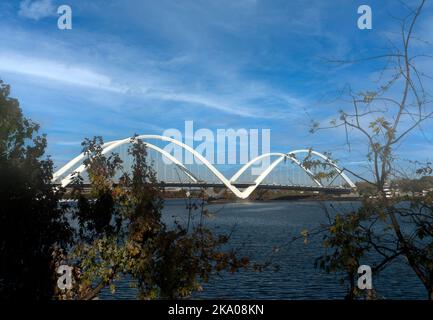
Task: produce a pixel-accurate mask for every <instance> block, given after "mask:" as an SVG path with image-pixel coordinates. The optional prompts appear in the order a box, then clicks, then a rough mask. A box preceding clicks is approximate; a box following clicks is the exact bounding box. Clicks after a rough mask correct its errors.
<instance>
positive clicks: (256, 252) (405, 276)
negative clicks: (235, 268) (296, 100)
mask: <svg viewBox="0 0 433 320" xmlns="http://www.w3.org/2000/svg"><path fill="white" fill-rule="evenodd" d="M331 204H332V205H334V206H335V207H336V208H337V209H342V210H343V209H348V208H351V207H356V203H351V202H335V203H327V205H328V206H329V205H331ZM208 208H209V210H210V211H211V212H215V214H214V215H213V217H212V218H209V219H206V224H207V226H208V227H209V228H211V229H213V230H215V232H218V233H225V234H227V233H230V232H231V231H232V230H233V233H232V236H231V238H230V244H229V245H230V246H232V247H234V248H240V252H241V254H242V255H247V256H249V257H250V259H251V260H252V261H257V262H263V261H264V260H265V259H266V258H267V257H269V255H270V254H272V253H273V252H274V248H275V247H281V249H280V250H279V251H278V252H274V253H273V254H272V257H273V262H274V263H275V264H277V265H278V266H279V268H278V269H275V268H268V269H266V270H265V271H263V272H256V271H253V270H241V271H239V272H237V273H234V274H231V273H224V274H222V275H220V276H215V277H213V278H211V280H210V281H209V283H204V284H203V291H201V292H196V293H194V295H193V297H192V298H195V299H343V298H344V295H345V292H346V291H345V284H342V283H340V281H339V279H340V278H341V277H339V276H338V275H336V274H327V273H326V272H324V271H322V270H320V269H316V268H315V267H314V261H315V259H316V258H317V257H319V256H320V255H321V254H323V252H324V251H323V250H324V249H323V247H322V246H321V239H320V238H314V237H313V238H310V241H309V242H308V243H307V244H305V243H304V241H303V240H299V241H297V242H294V243H291V241H290V239H291V238H292V237H293V236H299V235H300V233H301V231H302V230H303V229H310V230H311V229H313V228H314V227H317V226H319V225H320V223H321V222H325V221H326V216H325V213H324V211H323V209H322V208H321V206H320V203H319V202H315V201H270V202H234V203H224V204H212V205H209V206H208ZM163 217H164V220H165V221H167V223H171V221H173V219H174V217H176V219H178V220H180V221H183V222H185V223H186V220H187V213H186V210H185V202H184V201H183V200H167V201H166V202H165V208H164V211H163ZM372 262H373V261H369V260H368V259H365V261H362V263H363V264H367V265H368V264H372ZM116 286H117V289H116V293H115V294H114V295H112V294H111V293H110V292H109V291H108V290H104V291H103V292H102V293H101V295H100V297H99V298H100V299H134V298H135V297H136V289H134V288H131V286H130V281H129V280H128V279H123V280H121V281H118V282H117V283H116ZM373 286H374V287H375V289H376V290H377V292H378V294H379V296H380V297H383V298H387V299H425V296H426V293H425V290H424V288H423V286H422V284H421V282H420V281H419V280H418V278H417V277H416V276H415V275H414V273H413V272H412V271H411V270H410V268H409V267H408V266H407V265H406V264H405V263H404V262H403V261H402V260H398V261H396V262H395V263H393V264H392V265H391V266H390V267H389V268H387V269H386V270H385V271H384V272H382V273H380V274H373Z"/></svg>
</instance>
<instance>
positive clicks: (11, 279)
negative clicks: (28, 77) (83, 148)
mask: <svg viewBox="0 0 433 320" xmlns="http://www.w3.org/2000/svg"><path fill="white" fill-rule="evenodd" d="M9 94H10V87H9V86H8V85H6V84H5V83H4V82H3V81H1V80H0V203H1V206H0V297H1V298H2V299H25V298H28V299H32V300H34V299H38V300H39V299H48V298H50V297H52V295H53V292H54V284H55V270H54V268H53V265H52V261H53V260H52V252H53V250H54V248H55V247H56V246H66V245H67V244H68V243H69V241H70V240H71V238H70V236H71V232H70V229H69V226H68V224H67V222H66V219H65V210H64V208H62V207H60V206H59V199H60V198H61V196H62V192H61V190H57V189H56V188H54V187H53V186H52V185H51V183H50V182H51V178H52V172H53V165H52V162H51V160H50V159H43V158H42V157H43V155H44V152H45V147H46V144H47V143H46V139H45V136H38V135H37V132H38V130H39V126H38V125H37V124H35V123H33V122H32V121H30V120H28V119H26V118H25V117H23V114H22V112H21V109H20V105H19V103H18V101H17V100H16V99H13V98H11V97H10V96H9Z"/></svg>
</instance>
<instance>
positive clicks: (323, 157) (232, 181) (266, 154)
mask: <svg viewBox="0 0 433 320" xmlns="http://www.w3.org/2000/svg"><path fill="white" fill-rule="evenodd" d="M298 153H311V154H314V155H316V156H318V157H320V158H322V159H323V160H325V161H326V162H327V163H328V164H329V165H331V166H333V167H334V168H335V169H336V170H337V172H338V174H339V175H340V176H341V177H342V178H343V179H344V180H345V181H346V182H347V183H348V184H349V186H350V187H351V188H356V185H355V184H354V183H353V182H352V180H350V178H349V177H348V176H347V175H346V174H345V173H344V172H343V170H342V169H340V168H339V167H338V166H337V165H336V164H335V162H333V161H332V160H331V159H329V158H328V157H327V156H325V155H324V154H322V153H320V152H317V151H314V150H308V149H301V150H293V151H290V152H288V153H265V154H262V155H260V156H258V157H256V158H254V159H252V160H251V161H249V162H248V163H246V164H245V165H244V166H243V167H242V168H241V169H239V171H238V172H236V173H235V174H234V175H233V177H232V178H231V179H230V182H231V183H234V182H236V181H237V179H239V177H240V176H241V175H242V174H243V173H244V172H245V171H246V170H247V169H248V168H249V167H251V166H252V165H253V164H254V163H256V162H257V161H259V160H261V159H263V158H266V157H271V156H280V158H278V159H277V160H275V161H274V162H273V163H272V164H271V165H270V166H269V167H268V168H267V169H266V170H265V171H264V172H263V173H262V174H261V175H260V176H259V178H260V177H261V176H262V175H264V176H265V177H266V176H267V175H268V174H269V173H268V171H269V172H270V171H272V170H273V169H274V168H275V167H276V166H277V165H278V164H279V163H280V162H281V161H282V160H283V159H284V158H288V159H290V160H291V161H293V162H295V163H296V164H297V165H298V166H299V167H301V168H302V169H303V170H304V171H305V172H306V173H307V174H308V175H310V176H311V178H312V179H313V180H314V182H316V184H318V185H319V186H321V187H323V185H322V184H321V183H320V182H319V181H318V180H317V179H315V178H314V174H313V173H312V172H311V171H310V170H309V169H307V168H305V166H304V165H303V164H302V163H301V161H299V160H298V159H296V158H295V157H294V156H292V155H295V154H298ZM259 178H257V179H256V181H257V180H258V179H259ZM262 180H263V179H262Z"/></svg>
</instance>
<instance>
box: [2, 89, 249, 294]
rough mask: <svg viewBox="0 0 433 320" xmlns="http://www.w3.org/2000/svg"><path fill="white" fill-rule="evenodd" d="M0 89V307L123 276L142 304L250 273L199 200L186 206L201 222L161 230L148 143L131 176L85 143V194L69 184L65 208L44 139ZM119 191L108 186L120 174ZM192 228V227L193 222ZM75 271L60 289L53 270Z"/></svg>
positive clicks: (134, 147)
mask: <svg viewBox="0 0 433 320" xmlns="http://www.w3.org/2000/svg"><path fill="white" fill-rule="evenodd" d="M9 94H10V87H9V86H8V85H6V84H4V83H3V82H1V81H0V201H1V204H2V205H1V206H0V297H1V298H2V299H26V298H27V299H31V300H47V299H53V298H54V299H86V300H87V299H93V298H95V297H96V296H97V295H98V294H99V292H100V291H101V290H102V289H104V288H106V287H108V286H109V287H110V288H111V290H112V291H113V292H114V291H115V285H114V280H116V279H119V278H121V277H122V276H125V275H129V276H130V277H131V278H132V279H133V280H135V283H136V284H137V287H138V289H139V298H143V299H156V298H179V297H185V296H188V295H190V294H191V293H192V292H193V291H195V290H199V289H200V288H201V287H200V283H201V282H202V281H207V280H208V279H209V277H210V276H212V275H213V274H215V273H219V272H221V271H223V270H227V271H231V272H235V271H237V270H238V269H239V268H241V267H247V266H248V263H249V261H248V259H247V258H245V257H242V258H239V257H238V254H237V252H236V251H235V250H223V249H222V247H223V246H224V245H225V244H227V242H228V240H229V237H228V236H226V235H216V234H214V233H213V232H212V231H211V230H209V229H207V228H206V227H205V225H204V216H205V215H207V210H206V208H205V199H204V198H203V199H202V200H201V203H200V204H196V203H195V202H192V199H190V200H189V201H191V202H190V203H188V205H187V206H186V209H187V210H188V213H189V215H190V217H191V216H192V215H197V214H199V215H200V219H199V223H198V224H193V223H188V225H187V226H182V225H181V224H180V223H177V222H176V223H175V227H174V228H171V227H168V226H167V225H166V224H165V223H164V222H163V219H162V216H161V210H162V208H163V204H164V200H163V198H162V195H163V193H162V191H163V190H161V189H159V188H158V187H156V176H155V172H154V171H153V169H152V167H151V165H150V164H149V163H148V160H147V151H146V146H145V144H144V143H143V142H142V141H140V140H138V139H135V138H134V139H132V140H131V147H130V149H129V154H130V155H131V157H132V159H133V165H132V168H131V172H130V173H128V172H127V170H126V168H124V167H123V164H122V160H121V159H120V158H119V156H118V155H117V154H111V155H108V156H106V155H104V154H103V152H102V144H103V141H102V138H98V137H96V138H93V139H85V141H84V142H83V151H84V152H85V155H86V159H85V160H84V162H83V164H84V165H85V167H86V169H87V173H88V176H89V182H90V192H87V190H86V189H87V188H86V187H87V186H85V185H84V180H83V178H82V177H80V176H78V175H77V176H76V178H75V179H74V183H75V184H74V190H73V192H72V195H73V196H74V197H75V198H76V199H77V204H76V206H74V205H67V204H65V203H64V202H62V201H61V200H62V197H63V196H64V195H65V192H66V190H63V189H62V188H60V187H59V186H56V185H53V184H52V176H53V163H52V161H51V160H50V159H49V158H48V159H44V158H43V157H44V153H45V148H46V145H47V141H46V137H45V136H38V135H37V132H38V130H39V126H38V125H37V124H35V123H33V122H32V121H30V120H28V119H26V118H25V117H23V115H22V111H21V109H20V106H19V103H18V101H17V100H16V99H13V98H11V97H10V96H9ZM119 174H120V175H121V177H120V179H119V181H118V182H115V181H116V180H117V179H116V178H117V177H118V175H119ZM190 221H192V219H190ZM63 264H68V265H69V266H71V267H72V268H73V273H72V275H73V283H72V288H71V289H69V290H62V289H60V288H58V287H57V276H58V275H57V273H56V270H57V267H58V266H59V265H63Z"/></svg>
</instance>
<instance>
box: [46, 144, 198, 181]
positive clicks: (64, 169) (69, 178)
mask: <svg viewBox="0 0 433 320" xmlns="http://www.w3.org/2000/svg"><path fill="white" fill-rule="evenodd" d="M125 140H128V141H129V142H130V141H131V139H124V140H116V141H111V142H107V143H106V144H104V145H103V146H102V148H103V151H102V154H107V153H108V152H109V151H111V150H112V149H114V148H116V146H113V147H111V148H108V147H109V146H111V145H114V144H115V143H118V142H124V141H125ZM143 143H144V144H145V145H146V147H148V148H149V149H153V150H155V151H156V152H159V153H160V154H162V155H163V156H165V157H166V158H167V159H168V160H170V161H171V162H173V163H174V164H175V165H177V166H178V167H179V168H180V169H181V170H182V171H183V172H184V173H185V174H186V175H187V176H188V178H190V179H191V180H192V182H198V179H197V178H196V177H195V176H194V175H193V174H192V173H191V172H190V171H189V170H188V169H187V168H186V167H185V166H184V165H183V163H181V162H180V161H179V160H178V159H176V158H175V157H174V156H172V155H171V154H170V153H168V152H167V151H165V150H163V149H161V148H159V147H157V146H155V145H153V144H151V143H148V142H143ZM123 144H124V143H123ZM83 159H84V153H81V154H80V155H79V156H77V157H75V158H74V159H72V160H71V161H70V162H68V163H67V164H66V165H64V166H63V167H62V168H61V169H60V170H58V171H57V172H56V173H54V175H53V180H52V181H53V182H55V181H57V180H58V179H59V177H60V176H61V175H62V174H64V173H65V172H67V170H69V169H71V168H73V167H74V165H76V164H77V163H79V162H80V161H81V160H83ZM85 169H86V167H85V166H84V165H80V166H79V167H78V168H77V169H75V170H74V171H73V172H72V173H70V174H69V175H68V176H66V177H65V178H63V179H62V181H61V185H62V187H66V186H67V185H68V184H70V183H71V182H72V179H73V177H74V174H77V173H82V172H83V171H84V170H85Z"/></svg>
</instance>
